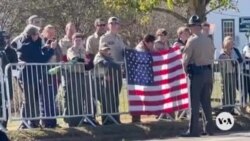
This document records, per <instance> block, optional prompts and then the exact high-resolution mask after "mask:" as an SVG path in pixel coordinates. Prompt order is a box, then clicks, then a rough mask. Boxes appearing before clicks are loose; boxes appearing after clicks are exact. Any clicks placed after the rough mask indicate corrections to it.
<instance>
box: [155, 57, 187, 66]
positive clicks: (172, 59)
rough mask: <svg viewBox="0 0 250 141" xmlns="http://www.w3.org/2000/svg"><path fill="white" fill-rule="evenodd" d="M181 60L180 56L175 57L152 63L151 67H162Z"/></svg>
mask: <svg viewBox="0 0 250 141" xmlns="http://www.w3.org/2000/svg"><path fill="white" fill-rule="evenodd" d="M181 58H182V55H176V56H174V57H173V58H169V59H163V60H159V61H154V62H153V66H160V65H164V64H170V63H172V62H174V61H176V60H180V59H181ZM153 59H154V58H153Z"/></svg>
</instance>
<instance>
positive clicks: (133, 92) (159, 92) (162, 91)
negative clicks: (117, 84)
mask: <svg viewBox="0 0 250 141" xmlns="http://www.w3.org/2000/svg"><path fill="white" fill-rule="evenodd" d="M187 87H188V85H187V84H186V83H184V84H181V85H175V86H173V87H171V88H169V89H159V90H155V91H145V90H138V89H135V90H129V94H131V95H145V96H154V95H164V94H166V93H170V92H174V91H179V90H180V89H185V88H187Z"/></svg>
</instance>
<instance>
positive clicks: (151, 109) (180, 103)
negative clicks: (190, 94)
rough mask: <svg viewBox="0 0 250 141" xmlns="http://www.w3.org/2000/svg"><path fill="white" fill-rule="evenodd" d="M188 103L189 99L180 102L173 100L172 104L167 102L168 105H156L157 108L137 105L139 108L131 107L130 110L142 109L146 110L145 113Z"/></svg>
mask: <svg viewBox="0 0 250 141" xmlns="http://www.w3.org/2000/svg"><path fill="white" fill-rule="evenodd" d="M187 103H189V99H188V98H185V99H180V100H175V101H172V102H168V103H164V104H162V105H157V106H149V105H139V106H131V107H132V108H131V110H136V109H137V110H139V111H140V110H143V109H147V111H158V110H159V109H162V108H163V109H168V108H172V107H177V106H180V105H182V104H187Z"/></svg>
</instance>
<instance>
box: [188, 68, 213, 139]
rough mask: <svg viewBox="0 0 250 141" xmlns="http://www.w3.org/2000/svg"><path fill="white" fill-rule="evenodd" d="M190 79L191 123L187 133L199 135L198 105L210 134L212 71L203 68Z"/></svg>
mask: <svg viewBox="0 0 250 141" xmlns="http://www.w3.org/2000/svg"><path fill="white" fill-rule="evenodd" d="M189 78H190V82H191V85H190V95H191V121H190V126H189V132H190V134H192V135H199V134H200V130H199V129H200V128H199V127H200V126H199V109H200V103H201V105H202V108H203V111H204V113H205V117H206V121H207V123H206V131H207V132H208V133H211V132H212V126H213V123H212V122H213V121H212V108H211V93H212V85H213V81H212V70H211V68H204V69H202V70H200V72H198V73H193V74H191V75H190V76H189Z"/></svg>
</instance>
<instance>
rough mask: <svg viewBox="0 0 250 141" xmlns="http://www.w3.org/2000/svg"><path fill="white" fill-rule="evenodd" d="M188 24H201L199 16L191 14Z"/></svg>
mask: <svg viewBox="0 0 250 141" xmlns="http://www.w3.org/2000/svg"><path fill="white" fill-rule="evenodd" d="M188 26H189V27H190V26H201V20H200V18H199V16H197V15H193V16H192V17H190V19H189V20H188Z"/></svg>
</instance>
